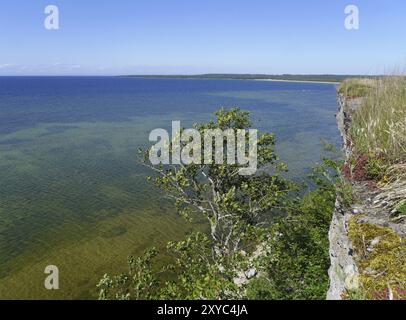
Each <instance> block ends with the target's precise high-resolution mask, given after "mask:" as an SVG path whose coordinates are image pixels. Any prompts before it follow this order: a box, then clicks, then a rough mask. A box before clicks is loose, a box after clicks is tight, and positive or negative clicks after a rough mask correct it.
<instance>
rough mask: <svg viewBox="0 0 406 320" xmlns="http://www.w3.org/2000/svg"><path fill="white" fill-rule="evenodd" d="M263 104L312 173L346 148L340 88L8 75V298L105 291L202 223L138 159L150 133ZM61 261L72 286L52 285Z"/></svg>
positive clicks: (2, 279) (4, 264)
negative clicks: (340, 127)
mask: <svg viewBox="0 0 406 320" xmlns="http://www.w3.org/2000/svg"><path fill="white" fill-rule="evenodd" d="M234 106H238V107H240V108H242V109H246V110H249V111H251V115H252V118H253V120H254V121H253V126H254V127H255V128H258V129H259V130H261V131H270V132H273V133H275V134H276V136H277V141H278V142H277V146H278V147H277V151H278V153H279V155H280V157H281V158H282V160H283V161H285V162H286V163H287V164H288V165H289V167H290V169H291V170H290V175H291V177H294V178H296V179H300V178H301V177H303V176H304V175H305V173H306V172H307V171H308V170H309V168H310V167H311V166H313V165H314V164H315V163H316V162H317V161H319V160H320V156H321V154H322V150H323V146H322V144H321V142H320V141H321V139H325V140H327V141H329V142H331V143H333V144H336V145H338V144H339V135H338V131H337V127H336V123H335V118H334V114H335V112H336V108H337V106H336V91H335V85H333V84H319V83H293V82H269V81H238V80H188V79H141V78H126V77H0V298H57V299H59V298H94V297H95V294H96V288H95V286H96V284H97V280H98V279H99V278H100V277H101V276H102V275H103V274H104V273H106V272H112V273H117V272H119V271H122V270H125V264H126V257H127V256H128V255H130V254H139V253H140V252H142V251H143V250H144V249H145V248H147V247H149V246H151V245H155V246H158V247H159V246H162V245H164V244H165V242H166V241H169V240H176V239H179V238H181V237H182V235H183V234H184V232H186V231H188V230H190V229H191V228H195V227H196V226H194V225H190V224H188V223H186V222H184V221H183V220H182V219H181V218H179V217H177V215H176V212H175V210H174V208H173V207H172V205H171V204H170V203H168V202H166V201H165V200H162V194H160V193H159V191H158V190H156V189H154V188H153V187H152V186H150V185H149V184H147V183H146V182H145V177H146V175H147V174H148V172H146V169H145V168H143V167H142V166H140V165H139V164H138V163H137V159H136V155H137V149H138V148H139V147H146V146H148V145H149V142H148V135H149V132H150V131H151V130H153V129H155V128H169V127H170V125H171V121H172V120H180V121H181V123H182V126H184V127H189V126H191V125H192V124H193V123H196V122H202V121H207V120H209V119H211V118H212V117H213V116H212V114H213V112H214V111H216V110H217V109H219V108H220V107H234ZM50 264H53V265H57V266H58V267H59V269H60V273H61V279H63V280H62V281H61V289H60V290H58V291H54V292H50V291H47V290H45V289H44V287H43V281H44V277H45V276H44V268H45V267H46V266H47V265H50Z"/></svg>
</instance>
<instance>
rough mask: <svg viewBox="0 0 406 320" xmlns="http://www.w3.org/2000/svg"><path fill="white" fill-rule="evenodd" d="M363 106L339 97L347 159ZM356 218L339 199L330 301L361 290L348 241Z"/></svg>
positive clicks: (333, 231) (333, 236) (331, 232)
mask: <svg viewBox="0 0 406 320" xmlns="http://www.w3.org/2000/svg"><path fill="white" fill-rule="evenodd" d="M359 104H360V100H354V99H352V100H350V101H347V100H346V99H345V98H344V96H342V95H339V97H338V105H339V108H338V113H337V115H336V119H337V125H338V128H339V130H340V132H341V136H342V138H343V145H344V147H343V149H344V153H345V156H346V158H347V159H348V158H349V157H350V155H351V143H350V140H349V139H348V136H347V133H348V129H349V124H350V116H349V114H350V112H351V111H353V110H354V109H356V108H357V106H359ZM352 215H353V213H352V212H351V211H350V210H348V209H347V210H346V209H344V207H343V206H342V204H341V200H340V198H339V197H338V198H337V201H336V205H335V210H334V212H333V219H332V221H331V226H330V230H329V241H330V260H331V266H330V269H329V277H330V288H329V290H328V292H327V299H328V300H341V299H342V296H343V294H344V293H345V292H347V291H351V290H356V289H357V288H358V268H357V265H356V264H355V261H354V256H353V248H352V244H351V241H350V239H349V238H348V223H349V220H350V218H351V217H352Z"/></svg>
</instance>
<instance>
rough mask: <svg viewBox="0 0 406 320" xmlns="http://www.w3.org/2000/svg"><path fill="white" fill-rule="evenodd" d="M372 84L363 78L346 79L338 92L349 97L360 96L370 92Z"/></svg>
mask: <svg viewBox="0 0 406 320" xmlns="http://www.w3.org/2000/svg"><path fill="white" fill-rule="evenodd" d="M370 89H371V86H370V85H369V84H367V83H365V80H363V79H349V80H345V81H344V82H343V83H342V84H341V85H340V86H339V88H338V92H339V93H341V94H343V95H344V96H345V97H347V98H351V99H352V98H359V97H364V96H366V95H367V94H368V92H369V90H370Z"/></svg>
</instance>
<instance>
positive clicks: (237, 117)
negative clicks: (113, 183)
mask: <svg viewBox="0 0 406 320" xmlns="http://www.w3.org/2000/svg"><path fill="white" fill-rule="evenodd" d="M215 116H216V119H215V120H212V121H210V122H208V123H205V124H198V125H195V128H196V129H197V130H198V131H199V132H200V133H201V137H204V131H205V130H208V129H211V130H216V129H220V130H222V131H225V130H229V129H231V130H237V129H245V130H247V129H249V128H250V126H251V121H250V116H249V112H247V111H243V110H240V109H238V108H232V109H229V110H226V109H221V110H219V111H217V112H216V113H215ZM247 139H248V136H247ZM227 143H229V141H228V140H227V139H226V138H225V137H224V141H223V148H224V154H227ZM201 145H202V146H204V147H202V154H204V152H205V150H204V148H205V147H206V146H205V145H204V143H202V144H201ZM210 147H212V146H210ZM274 148H275V136H274V135H272V134H269V133H264V134H262V135H260V136H259V137H258V142H257V161H258V164H257V165H258V171H257V173H256V174H255V175H251V176H243V175H240V174H239V170H240V169H241V168H244V166H243V165H240V164H234V165H230V164H226V163H225V164H216V163H214V161H213V163H212V164H191V165H184V164H182V165H179V166H172V165H170V166H152V165H149V164H148V163H149V161H148V154H149V152H148V151H147V152H144V163H145V164H146V165H147V166H149V167H151V169H152V170H153V171H154V172H155V173H157V174H156V175H155V176H153V177H151V178H150V180H151V181H153V182H154V183H155V184H156V185H157V186H158V187H159V188H160V189H162V190H163V192H164V194H165V196H167V197H168V198H170V199H172V200H174V201H175V204H176V206H177V208H178V211H179V213H180V214H181V215H182V216H183V217H185V218H186V219H192V218H193V217H194V216H196V215H197V216H200V217H201V216H203V217H204V218H206V219H207V221H208V223H209V226H210V234H211V237H212V239H213V240H214V243H215V248H214V249H215V253H216V254H217V255H219V256H223V255H225V256H227V255H232V254H234V252H238V251H239V250H241V249H242V248H244V246H245V245H246V244H247V241H246V239H244V237H245V235H246V234H247V230H248V228H249V227H251V226H255V225H257V224H258V223H259V222H260V221H261V219H262V218H263V216H264V215H265V214H269V212H270V211H272V210H279V209H280V208H283V207H284V206H285V204H286V195H287V194H288V193H289V192H290V191H291V190H292V188H293V186H294V185H293V183H291V182H289V181H287V180H286V179H284V178H283V177H282V175H281V172H282V171H284V170H286V165H284V164H283V163H281V162H280V161H279V159H278V157H277V156H276V154H275V152H274ZM212 156H213V159H214V157H215V154H214V152H213V153H212Z"/></svg>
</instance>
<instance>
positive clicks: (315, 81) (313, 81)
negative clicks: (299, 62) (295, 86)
mask: <svg viewBox="0 0 406 320" xmlns="http://www.w3.org/2000/svg"><path fill="white" fill-rule="evenodd" d="M252 80H253V81H271V82H298V83H322V84H340V83H341V82H339V81H317V80H282V79H252Z"/></svg>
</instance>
